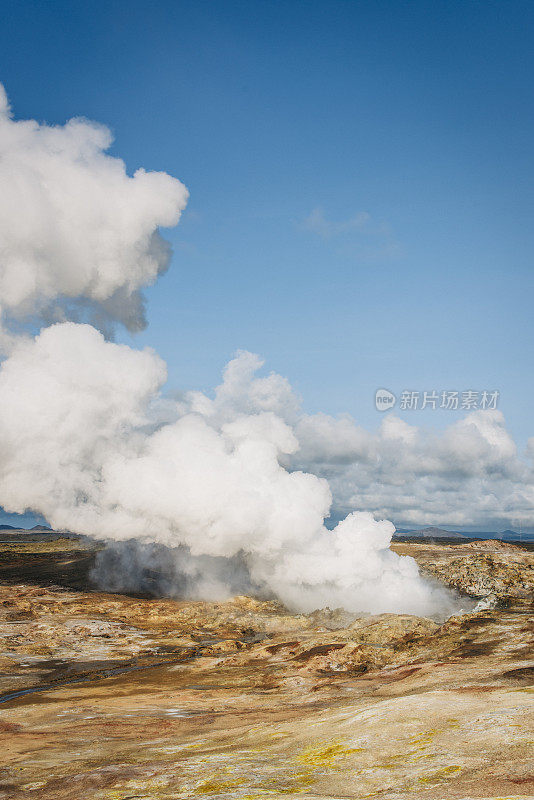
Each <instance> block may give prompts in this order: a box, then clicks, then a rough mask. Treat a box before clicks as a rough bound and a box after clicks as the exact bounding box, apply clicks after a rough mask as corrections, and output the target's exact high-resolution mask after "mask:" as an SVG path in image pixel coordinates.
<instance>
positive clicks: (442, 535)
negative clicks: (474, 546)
mask: <svg viewBox="0 0 534 800" xmlns="http://www.w3.org/2000/svg"><path fill="white" fill-rule="evenodd" d="M399 533H400V531H399ZM402 535H403V536H414V537H415V536H421V537H424V538H425V539H467V538H469V537H468V536H466V535H465V533H458V532H457V531H446V530H445V528H435V527H433V526H432V527H430V528H422V529H421V530H420V531H402Z"/></svg>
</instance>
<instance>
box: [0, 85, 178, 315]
mask: <svg viewBox="0 0 534 800" xmlns="http://www.w3.org/2000/svg"><path fill="white" fill-rule="evenodd" d="M111 142H112V137H111V134H110V131H109V130H108V129H107V128H105V127H103V126H102V125H97V124H95V123H94V122H89V121H87V120H84V119H72V120H70V121H69V122H67V124H66V125H64V126H62V127H50V126H47V125H40V124H39V123H37V122H35V121H34V120H27V121H26V120H25V121H14V120H13V119H12V118H11V115H10V111H9V106H8V103H7V98H6V95H5V92H4V89H3V87H2V86H1V85H0V187H1V189H0V320H1V318H2V313H3V315H4V316H6V315H12V316H15V317H19V316H21V315H26V316H27V315H29V314H32V313H35V312H39V313H41V314H43V313H44V314H46V315H47V317H48V318H49V319H54V318H55V319H62V318H63V317H64V316H65V311H64V309H63V308H62V306H63V305H65V303H67V304H68V303H69V301H70V302H75V303H77V304H81V305H83V306H91V307H92V308H93V309H96V313H97V315H98V317H99V318H103V319H104V320H105V319H106V318H108V317H109V318H111V319H117V320H119V321H120V322H122V323H124V324H125V325H126V326H127V327H128V328H130V329H131V330H136V329H138V328H139V327H142V325H143V323H144V314H143V307H142V302H141V298H140V295H139V289H140V288H141V287H143V286H146V285H147V284H150V283H152V282H153V281H154V280H156V278H157V277H158V275H159V274H160V273H161V272H162V271H163V270H164V269H166V267H167V266H168V263H169V256H170V250H169V246H168V244H167V243H166V242H165V241H164V240H163V239H162V238H161V236H160V235H159V233H158V226H159V225H165V226H170V225H176V223H177V222H178V220H179V218H180V213H181V211H182V209H183V208H184V207H185V204H186V202H187V196H188V193H187V190H186V188H185V186H183V184H181V183H180V181H177V180H176V179H175V178H171V177H170V176H169V175H166V174H165V173H163V172H145V170H143V169H139V170H137V172H136V173H135V174H134V176H133V177H131V178H130V177H128V175H127V174H126V170H125V166H124V163H123V162H122V161H121V160H120V159H118V158H112V157H111V156H109V155H106V152H105V151H106V150H107V148H108V147H109V146H110V144H111Z"/></svg>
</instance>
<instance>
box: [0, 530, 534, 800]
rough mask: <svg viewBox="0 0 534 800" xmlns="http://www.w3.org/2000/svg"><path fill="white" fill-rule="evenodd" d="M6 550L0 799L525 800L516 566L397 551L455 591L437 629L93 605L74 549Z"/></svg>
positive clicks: (526, 581) (245, 611) (460, 553)
mask: <svg viewBox="0 0 534 800" xmlns="http://www.w3.org/2000/svg"><path fill="white" fill-rule="evenodd" d="M0 547H3V552H1V556H2V558H1V560H0V579H2V580H3V583H1V584H0V673H1V675H0V703H1V704H0V737H1V738H0V741H1V742H2V745H3V746H2V755H1V756H0V764H1V768H0V798H16V799H17V800H18V799H19V798H36V800H55V799H56V798H57V799H58V800H61V799H63V798H64V799H65V800H82V798H83V800H85V799H86V798H91V800H134V798H135V800H153V799H154V800H158V799H159V798H161V799H163V798H167V799H169V800H170V798H195V797H200V796H205V797H208V798H209V797H211V798H239V799H241V800H252V799H253V798H277V797H283V796H286V795H289V794H297V795H299V796H301V797H302V798H365V797H376V798H384V799H386V798H392V800H393V798H414V797H415V798H428V800H430V799H431V798H432V799H437V798H458V799H459V798H473V799H474V798H477V800H483V798H493V799H494V800H496V799H497V798H501V799H502V798H527V797H533V796H534V776H533V774H532V745H531V742H532V735H531V725H530V723H531V721H532V691H533V690H532V660H531V656H532V621H531V613H530V612H531V608H532V607H531V598H532V591H533V589H534V558H533V555H532V553H529V552H527V551H526V550H523V549H520V548H518V547H515V546H513V545H501V544H500V543H498V542H482V543H479V542H475V543H471V544H470V543H462V544H454V545H443V544H429V543H424V542H422V543H396V544H395V545H394V546H393V547H394V549H396V550H397V552H401V553H404V554H409V555H413V556H414V557H415V558H416V559H417V560H418V562H419V564H420V566H421V569H422V570H423V571H424V572H426V573H428V574H429V575H431V576H433V578H434V579H438V580H440V581H441V582H444V583H446V584H448V585H450V586H452V587H454V588H456V589H457V590H458V591H459V592H462V593H464V595H465V608H466V609H469V610H468V613H464V614H459V615H457V616H455V617H452V618H450V619H448V620H446V621H443V620H430V619H425V618H419V617H413V616H409V615H390V614H387V615H379V616H369V615H360V616H357V615H353V614H352V615H351V614H347V613H346V612H343V611H340V610H334V611H330V610H323V611H319V612H315V613H313V614H310V615H294V614H290V613H289V612H287V611H286V610H285V609H284V608H282V607H280V606H278V605H276V604H274V603H270V602H260V601H257V600H254V599H252V598H248V597H237V598H234V599H233V600H231V601H228V602H225V603H200V602H175V601H172V600H162V599H154V598H152V599H150V598H139V597H138V598H136V597H127V596H124V595H118V594H113V595H112V594H105V593H102V592H93V591H88V590H87V589H88V586H87V574H88V569H89V568H90V564H91V558H92V552H91V549H90V548H88V547H87V545H86V544H84V543H83V542H79V543H76V542H73V541H64V542H61V541H56V542H52V541H50V542H37V543H28V544H20V542H19V543H10V544H6V545H4V546H2V545H0ZM468 596H469V597H470V598H471V599H469V597H468ZM476 600H479V601H480V603H479V605H478V606H475V601H476Z"/></svg>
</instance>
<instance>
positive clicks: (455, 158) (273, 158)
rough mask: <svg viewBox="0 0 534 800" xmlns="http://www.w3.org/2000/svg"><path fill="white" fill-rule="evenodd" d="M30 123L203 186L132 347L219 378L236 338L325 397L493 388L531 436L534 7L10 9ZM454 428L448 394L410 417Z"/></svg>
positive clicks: (186, 378) (11, 86) (3, 56)
mask: <svg viewBox="0 0 534 800" xmlns="http://www.w3.org/2000/svg"><path fill="white" fill-rule="evenodd" d="M2 13H3V20H2V25H1V26H0V80H1V81H2V82H3V83H4V85H5V87H6V89H7V91H8V93H9V95H10V98H11V101H12V104H13V107H14V111H15V113H16V115H17V117H19V118H24V117H28V118H29V117H33V118H37V119H39V120H47V121H48V122H50V123H63V122H64V121H65V120H66V119H67V118H69V117H72V116H76V115H83V116H86V117H89V118H92V119H96V120H98V121H100V122H103V123H105V124H106V125H108V126H109V127H110V128H111V129H112V130H113V132H114V134H115V140H116V141H115V145H114V147H113V152H114V153H116V154H117V155H120V156H121V157H122V158H124V159H125V161H126V163H127V165H128V169H129V170H131V171H133V170H135V169H136V168H137V167H139V166H143V167H145V168H147V169H156V170H165V171H166V172H169V173H171V174H172V175H175V176H177V177H179V178H180V179H181V180H182V181H184V183H185V184H186V185H187V187H188V188H189V190H190V192H191V199H190V203H189V206H188V209H187V211H186V212H185V214H184V216H183V220H182V222H181V224H180V225H179V226H178V228H177V229H176V230H174V231H170V232H168V238H169V239H170V240H171V241H172V243H173V246H174V250H175V254H174V258H173V263H172V266H171V269H170V270H169V272H168V273H167V275H165V276H164V277H163V278H162V279H161V280H160V281H159V283H158V285H157V286H155V287H153V288H152V289H150V290H149V291H148V293H147V296H148V319H149V326H148V328H147V330H146V331H145V332H144V333H142V334H140V335H138V336H136V337H135V338H134V339H132V337H129V336H128V335H126V334H123V333H119V338H121V339H122V340H124V341H127V342H128V343H132V341H133V342H134V343H135V345H136V346H144V345H146V344H149V345H151V346H152V347H154V348H155V349H156V350H157V351H158V352H159V353H160V354H161V355H162V356H163V357H164V358H165V359H166V361H167V362H168V365H169V385H170V387H172V388H176V389H179V388H192V387H195V388H201V389H208V388H209V387H212V386H213V385H215V383H217V382H218V379H219V375H220V371H221V369H222V367H223V366H224V364H225V363H226V361H227V360H228V359H229V358H230V357H231V356H232V354H233V353H234V352H235V351H236V350H237V349H238V348H244V349H248V350H252V351H254V352H258V353H260V354H261V355H262V356H264V357H265V359H266V362H267V366H268V368H270V369H274V370H276V371H278V372H281V373H282V374H284V375H286V376H287V377H288V378H289V379H290V381H291V382H292V384H293V385H294V386H295V387H296V389H297V390H298V391H299V392H300V394H301V395H302V397H303V401H304V407H305V408H306V409H307V410H309V411H325V412H328V413H338V412H344V411H347V412H349V413H351V414H352V415H353V416H354V417H355V418H356V420H357V421H358V422H360V423H361V424H363V425H365V426H366V427H370V428H372V427H374V426H376V425H378V424H379V422H380V420H381V418H380V415H379V414H378V412H377V411H376V410H375V408H374V403H373V398H374V392H375V389H377V388H378V387H387V388H389V389H391V390H392V391H394V392H396V393H399V392H400V391H401V390H403V389H419V390H421V391H422V390H425V389H460V390H468V389H475V390H483V389H497V390H499V391H500V393H501V400H500V408H501V410H502V411H503V412H504V413H505V416H506V420H507V425H508V427H509V429H510V431H511V433H512V434H513V436H514V437H515V439H516V441H517V442H518V444H519V446H520V447H523V446H524V444H525V442H526V440H527V438H528V437H529V436H532V435H533V434H534V430H533V426H532V421H531V409H532V396H533V393H534V378H533V376H534V370H533V357H532V344H533V336H532V334H533V315H532V303H533V288H534V287H533V284H534V270H533V269H532V253H533V250H534V247H533V245H534V226H533V225H532V221H531V220H532V210H533V183H532V172H533V169H532V168H533V148H532V142H533V138H534V110H533V102H532V75H533V74H534V47H533V46H532V45H533V39H534V36H533V34H534V6H533V5H532V3H526V2H525V3H523V2H506V3H505V2H499V3H497V2H484V3H480V2H461V3H455V2H433V3H430V2H410V3H405V2H327V3H326V2H325V3H320V2H306V3H303V2H302V3H301V2H278V3H274V2H250V1H249V2H194V3H193V2H172V3H171V2H169V3H167V2H153V3H147V2H145V3H140V2H105V3H104V2H96V3H92V4H87V3H80V2H72V1H71V2H68V3H62V2H46V3H43V2H35V3H30V2H26V1H25V0H17V2H10V0H7V1H6V0H4V3H3V4H2ZM400 413H401V416H404V418H405V419H407V420H408V421H410V422H413V423H414V424H423V425H428V426H436V427H442V426H443V425H445V424H446V423H447V422H451V421H453V419H455V418H457V415H456V414H455V413H454V412H439V411H427V412H421V411H418V412H405V413H404V414H403V413H402V412H400Z"/></svg>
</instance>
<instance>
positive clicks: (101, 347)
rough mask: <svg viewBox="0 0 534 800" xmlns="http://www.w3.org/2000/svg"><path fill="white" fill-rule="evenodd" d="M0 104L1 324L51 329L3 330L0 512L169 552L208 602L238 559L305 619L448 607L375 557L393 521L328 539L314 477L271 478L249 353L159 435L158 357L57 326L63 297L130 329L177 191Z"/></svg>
mask: <svg viewBox="0 0 534 800" xmlns="http://www.w3.org/2000/svg"><path fill="white" fill-rule="evenodd" d="M3 98H4V95H3V94H0V181H1V182H2V185H3V187H4V191H3V195H2V196H3V201H2V202H1V204H0V297H1V301H0V308H1V310H2V312H3V315H4V323H7V322H8V321H9V320H11V319H12V318H14V317H18V318H24V317H25V316H28V315H36V314H40V315H41V318H44V319H50V318H52V319H54V318H59V319H62V320H63V321H60V322H55V323H54V324H51V325H49V326H48V327H43V329H42V330H41V332H40V333H39V334H38V335H37V336H35V337H33V338H30V337H27V336H17V335H13V333H12V334H11V339H10V341H9V355H8V357H7V358H6V359H5V360H4V362H3V364H2V367H1V370H0V449H1V453H2V458H1V459H0V504H2V505H3V506H4V507H5V508H6V509H7V510H8V511H11V512H23V511H25V510H27V509H32V510H34V511H37V512H39V513H40V514H42V515H43V516H44V517H46V519H47V520H48V521H49V522H50V523H51V524H52V525H53V526H54V527H55V528H59V529H70V530H74V531H77V532H80V533H85V534H88V535H91V536H97V537H105V538H108V539H111V540H114V541H116V542H120V541H129V540H132V539H135V540H136V541H137V542H138V548H140V549H139V552H141V553H142V552H143V548H149V549H148V550H145V551H144V552H149V551H150V547H151V546H156V547H157V546H167V547H170V548H173V549H174V552H175V553H176V558H177V559H178V560H180V559H181V563H182V565H185V566H183V568H182V573H184V572H186V573H187V575H188V576H189V584H191V581H193V583H195V585H199V583H200V581H201V580H203V586H204V588H203V591H204V592H208V593H209V591H210V589H209V586H211V587H212V588H213V587H215V591H216V593H218V594H223V593H224V592H230V591H232V588H233V584H234V581H233V578H232V577H231V575H232V570H233V567H232V566H231V565H233V564H237V563H239V564H240V565H241V568H242V569H243V570H244V572H245V573H246V575H247V580H249V581H250V585H252V586H255V587H259V589H260V590H261V589H262V588H263V589H264V590H265V591H269V592H270V593H272V594H274V595H275V596H277V597H278V598H280V599H281V600H282V601H283V602H285V603H286V604H288V605H289V606H291V607H293V608H297V609H302V610H312V609H314V608H318V607H321V606H325V605H330V606H344V607H345V608H347V609H349V610H355V611H357V610H371V611H392V610H393V611H407V612H413V613H427V614H428V613H433V612H436V611H438V610H440V609H442V608H443V607H444V605H447V603H450V600H449V598H448V595H447V594H446V593H445V592H443V591H441V590H435V589H433V588H432V587H430V585H429V584H427V583H426V582H425V581H424V580H422V578H421V577H420V575H419V573H418V570H417V566H416V564H415V562H414V561H413V560H412V559H410V558H406V557H399V556H397V555H396V554H395V553H393V552H392V551H391V550H390V549H389V547H388V546H389V543H390V540H391V536H392V534H393V531H394V527H393V525H392V524H391V523H390V522H387V521H380V522H377V521H376V520H375V519H374V518H373V516H372V515H371V514H369V513H353V514H349V516H348V517H347V518H346V519H344V520H343V521H342V522H340V523H339V524H338V525H337V527H336V528H335V529H334V530H333V531H328V530H327V529H326V528H325V526H324V519H325V517H326V516H327V515H328V513H329V509H330V506H331V502H332V497H331V493H330V489H329V486H328V484H327V482H326V480H324V479H321V478H318V477H316V476H315V475H312V474H309V473H306V472H303V471H289V470H288V469H286V468H285V467H284V466H283V464H286V465H287V464H288V463H289V460H290V458H291V457H292V456H293V455H294V454H295V453H297V451H298V449H299V441H298V438H297V435H296V433H295V430H296V428H295V425H296V424H297V417H298V404H297V403H296V400H295V398H294V395H293V393H292V391H291V388H290V386H289V384H288V383H287V381H286V380H285V379H283V378H282V377H280V376H278V375H270V376H268V377H266V378H265V377H264V378H261V377H260V378H258V377H256V374H255V373H256V371H257V370H258V369H259V368H260V366H261V363H262V362H261V360H260V359H259V358H258V357H257V356H255V355H252V354H250V353H246V352H243V353H240V354H239V355H238V356H237V358H236V359H234V360H233V361H231V362H230V364H229V365H228V366H227V368H226V371H225V375H224V379H223V382H222V384H221V386H219V387H218V389H217V390H216V392H215V394H214V397H213V398H210V397H208V396H206V395H203V394H200V393H190V394H189V395H187V396H186V397H185V399H184V400H181V401H180V402H178V401H176V402H174V401H169V400H167V401H166V403H165V420H164V421H162V420H161V419H160V416H159V415H160V409H161V407H162V395H161V390H162V387H163V384H164V382H165V380H166V370H165V365H164V363H163V362H162V361H161V359H160V358H159V357H158V356H157V355H156V354H155V353H154V352H152V351H151V350H148V349H146V350H143V351H138V350H133V349H131V348H129V347H126V346H124V345H117V344H114V343H112V342H110V341H107V340H106V339H105V337H104V336H103V335H102V333H101V332H99V331H98V330H97V329H96V328H95V327H93V326H91V325H88V324H80V323H76V322H73V321H68V319H67V317H68V315H69V308H70V306H69V303H68V302H66V301H67V300H68V301H69V302H72V303H74V304H83V303H86V304H88V305H89V306H90V307H91V308H92V309H93V310H94V312H95V313H101V314H102V315H103V316H104V317H105V318H106V319H108V320H116V321H120V322H123V323H124V324H126V325H127V326H128V327H130V328H136V327H139V326H140V325H141V324H143V317H142V313H141V305H140V301H139V291H140V289H141V288H142V287H143V286H144V285H146V284H148V283H150V282H151V281H153V280H154V279H155V278H156V277H157V275H158V273H159V272H161V270H162V269H163V268H165V267H166V265H167V263H168V249H167V247H166V246H165V245H164V243H163V240H162V239H161V237H160V235H159V233H158V230H157V226H158V225H173V224H175V223H176V222H177V221H178V219H179V216H180V212H181V210H182V209H183V207H184V205H185V202H186V198H187V191H186V189H185V188H184V187H183V185H182V184H181V183H179V182H178V181H176V180H175V179H173V178H171V177H169V176H168V175H165V174H161V173H156V174H154V173H146V172H144V171H143V170H138V171H137V172H136V173H135V175H134V176H133V178H129V177H128V176H127V175H126V172H125V169H124V164H123V163H122V161H119V160H118V159H115V158H111V157H110V156H108V155H106V153H105V150H106V148H107V147H108V146H109V143H110V136H109V132H108V131H107V130H106V129H105V128H103V127H101V126H97V125H95V124H94V123H89V122H87V121H83V120H71V121H70V122H68V123H67V124H66V125H65V126H63V127H57V128H49V127H47V126H44V125H39V124H37V123H36V122H33V121H29V122H15V121H13V119H12V118H11V116H10V112H9V109H8V105H7V101H6V100H5V99H3ZM23 205H24V207H25V208H27V212H26V213H25V214H22V213H21V211H22V207H23ZM225 564H226V567H225V566H224V565H225ZM214 566H215V567H216V569H215V571H213V570H214ZM215 572H216V574H217V577H216V579H215V578H214V579H213V580H211V578H210V575H212V574H213V575H215Z"/></svg>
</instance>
